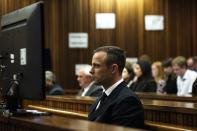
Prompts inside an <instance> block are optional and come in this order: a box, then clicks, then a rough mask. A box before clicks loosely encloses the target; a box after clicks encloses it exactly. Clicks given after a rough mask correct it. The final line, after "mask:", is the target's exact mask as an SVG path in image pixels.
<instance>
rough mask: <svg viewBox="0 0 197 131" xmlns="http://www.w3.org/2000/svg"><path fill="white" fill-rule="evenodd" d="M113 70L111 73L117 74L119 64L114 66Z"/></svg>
mask: <svg viewBox="0 0 197 131" xmlns="http://www.w3.org/2000/svg"><path fill="white" fill-rule="evenodd" d="M111 69H112V71H111V73H112V74H115V73H116V72H117V71H118V65H117V64H112V66H111Z"/></svg>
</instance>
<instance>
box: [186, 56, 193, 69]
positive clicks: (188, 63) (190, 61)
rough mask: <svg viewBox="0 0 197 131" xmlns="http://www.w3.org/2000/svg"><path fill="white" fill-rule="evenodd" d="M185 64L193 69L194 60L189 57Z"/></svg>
mask: <svg viewBox="0 0 197 131" xmlns="http://www.w3.org/2000/svg"><path fill="white" fill-rule="evenodd" d="M187 66H188V69H191V70H193V69H194V62H193V60H192V58H189V59H188V60H187Z"/></svg>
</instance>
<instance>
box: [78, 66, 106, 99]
mask: <svg viewBox="0 0 197 131" xmlns="http://www.w3.org/2000/svg"><path fill="white" fill-rule="evenodd" d="M90 70H91V66H90V65H86V66H84V67H82V68H81V69H80V70H79V72H78V76H77V81H78V82H79V86H80V87H81V90H79V92H78V96H93V97H98V96H100V95H101V94H102V92H103V88H102V87H101V86H97V85H95V84H94V81H93V79H92V75H91V74H90Z"/></svg>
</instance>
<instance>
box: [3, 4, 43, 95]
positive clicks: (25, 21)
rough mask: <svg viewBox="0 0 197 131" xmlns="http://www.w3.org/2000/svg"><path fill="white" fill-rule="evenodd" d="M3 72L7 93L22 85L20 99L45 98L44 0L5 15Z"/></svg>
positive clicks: (4, 93)
mask: <svg viewBox="0 0 197 131" xmlns="http://www.w3.org/2000/svg"><path fill="white" fill-rule="evenodd" d="M0 73H1V75H0V76H1V79H3V82H4V86H3V95H4V96H6V95H8V94H9V93H12V91H11V92H10V88H11V87H14V86H18V87H17V94H18V95H17V97H18V98H19V99H44V98H45V73H44V17H43V2H39V3H35V4H32V5H30V6H27V7H24V8H22V9H18V10H16V11H13V12H10V13H8V14H6V15H3V16H2V17H1V29H0Z"/></svg>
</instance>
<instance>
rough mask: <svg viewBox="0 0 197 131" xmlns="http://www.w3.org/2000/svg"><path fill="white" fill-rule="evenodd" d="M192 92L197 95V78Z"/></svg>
mask: <svg viewBox="0 0 197 131" xmlns="http://www.w3.org/2000/svg"><path fill="white" fill-rule="evenodd" d="M192 94H193V95H194V96H197V79H196V80H195V81H194V83H193V86H192Z"/></svg>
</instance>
